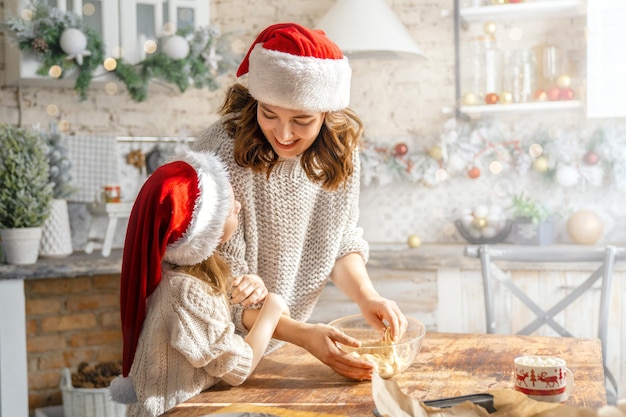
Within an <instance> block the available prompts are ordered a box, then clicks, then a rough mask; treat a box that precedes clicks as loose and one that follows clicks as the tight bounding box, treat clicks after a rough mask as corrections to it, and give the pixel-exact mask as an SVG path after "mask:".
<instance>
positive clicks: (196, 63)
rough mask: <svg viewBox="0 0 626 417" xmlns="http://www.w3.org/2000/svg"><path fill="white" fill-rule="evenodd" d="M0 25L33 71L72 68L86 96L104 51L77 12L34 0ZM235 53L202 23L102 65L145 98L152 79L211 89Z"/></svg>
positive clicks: (53, 73)
mask: <svg viewBox="0 0 626 417" xmlns="http://www.w3.org/2000/svg"><path fill="white" fill-rule="evenodd" d="M2 28H3V29H5V30H7V32H8V33H9V34H11V35H12V36H13V38H14V40H15V41H16V43H17V47H18V48H19V49H20V50H21V51H23V52H26V53H29V54H32V55H33V56H34V58H35V59H36V60H37V61H38V62H39V67H38V69H37V75H40V76H44V77H46V76H50V77H53V78H63V77H65V76H67V75H69V74H71V73H73V72H74V71H73V70H77V71H78V75H77V77H76V83H75V85H74V89H75V90H76V91H77V92H78V94H79V97H80V99H81V100H85V99H86V98H87V90H88V88H89V85H90V83H91V81H92V80H93V78H94V76H95V75H94V74H95V72H96V70H97V69H98V68H99V67H100V66H101V65H103V64H104V58H105V56H104V55H105V53H104V44H103V42H102V39H101V37H100V35H99V34H98V33H96V32H95V31H93V30H92V29H91V28H89V27H88V26H86V25H85V24H84V23H83V21H82V19H81V17H80V16H78V15H77V14H75V13H73V12H63V11H61V10H59V9H57V8H54V7H50V6H49V5H48V4H47V3H46V2H45V1H44V0H34V1H32V2H31V4H30V7H29V8H28V9H24V10H23V11H22V13H21V14H20V17H19V18H14V17H9V18H8V19H6V21H5V22H3V23H2ZM240 58H241V57H239V56H237V55H236V54H234V53H233V52H232V51H231V50H230V49H229V42H228V36H223V35H221V34H220V33H219V31H218V30H216V29H215V28H212V27H205V28H199V29H196V30H195V31H192V30H191V29H183V30H179V31H178V32H177V33H176V34H175V35H174V36H169V37H163V38H161V39H158V40H157V42H156V45H155V52H153V53H151V54H148V56H147V57H146V59H144V60H142V61H141V62H139V63H137V64H131V63H129V62H127V61H125V60H124V59H123V58H118V59H115V60H113V61H111V62H109V63H107V65H106V66H105V67H106V69H107V70H108V71H110V73H112V74H114V75H115V76H116V77H117V78H118V79H119V80H120V81H122V82H123V83H124V84H125V85H126V88H127V90H128V92H129V94H130V96H131V97H132V98H133V100H135V101H138V102H140V101H144V100H146V98H147V90H148V86H149V85H150V83H151V82H153V81H155V80H159V81H161V82H165V83H170V84H174V85H175V86H176V87H177V88H178V89H179V91H180V92H181V93H182V92H185V91H186V90H187V88H188V87H189V86H190V85H191V84H193V85H194V86H195V87H196V88H204V87H208V88H209V89H210V90H215V89H217V88H218V87H219V84H218V82H217V77H219V76H220V75H223V74H225V73H227V72H229V71H230V70H231V69H233V68H236V66H237V65H238V62H239V60H240Z"/></svg>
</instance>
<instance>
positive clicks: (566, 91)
mask: <svg viewBox="0 0 626 417" xmlns="http://www.w3.org/2000/svg"><path fill="white" fill-rule="evenodd" d="M559 98H560V99H561V100H572V99H573V98H574V90H572V89H571V88H569V87H566V88H561V89H560V91H559Z"/></svg>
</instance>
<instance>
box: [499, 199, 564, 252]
mask: <svg viewBox="0 0 626 417" xmlns="http://www.w3.org/2000/svg"><path fill="white" fill-rule="evenodd" d="M508 209H509V211H510V212H511V215H512V217H513V227H512V229H511V233H510V234H509V236H508V238H507V241H508V242H510V243H516V244H521V245H549V244H552V243H553V242H554V216H553V213H552V211H551V210H550V209H549V208H548V207H546V205H545V204H543V203H541V202H540V201H538V200H536V199H533V198H531V197H528V196H526V195H525V194H524V193H520V194H515V195H513V196H512V197H511V206H510V207H509V208H508Z"/></svg>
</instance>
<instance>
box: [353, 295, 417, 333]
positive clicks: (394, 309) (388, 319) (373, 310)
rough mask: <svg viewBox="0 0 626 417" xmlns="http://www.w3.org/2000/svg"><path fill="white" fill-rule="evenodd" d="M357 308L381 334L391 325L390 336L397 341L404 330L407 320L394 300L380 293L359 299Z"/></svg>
mask: <svg viewBox="0 0 626 417" xmlns="http://www.w3.org/2000/svg"><path fill="white" fill-rule="evenodd" d="M359 308H360V309H361V314H362V315H363V317H364V318H365V320H366V321H367V322H368V323H369V324H370V325H371V326H372V327H374V328H375V329H377V330H378V331H379V332H380V333H381V335H382V334H383V333H384V331H385V329H386V328H387V325H388V326H389V327H391V338H392V339H393V340H394V341H396V342H397V341H398V340H400V338H401V337H402V335H403V334H404V332H405V331H406V328H407V326H408V321H407V319H406V316H405V315H404V314H402V311H400V308H399V307H398V305H397V304H396V302H395V301H392V300H388V299H386V298H384V297H381V296H380V295H372V296H371V297H370V298H366V299H363V300H361V301H360V302H359ZM383 320H384V321H383Z"/></svg>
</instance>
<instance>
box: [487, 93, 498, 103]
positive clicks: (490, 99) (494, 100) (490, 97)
mask: <svg viewBox="0 0 626 417" xmlns="http://www.w3.org/2000/svg"><path fill="white" fill-rule="evenodd" d="M498 100H499V97H498V95H497V94H496V93H489V94H487V95H486V96H485V103H487V104H496V103H497V102H498Z"/></svg>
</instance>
